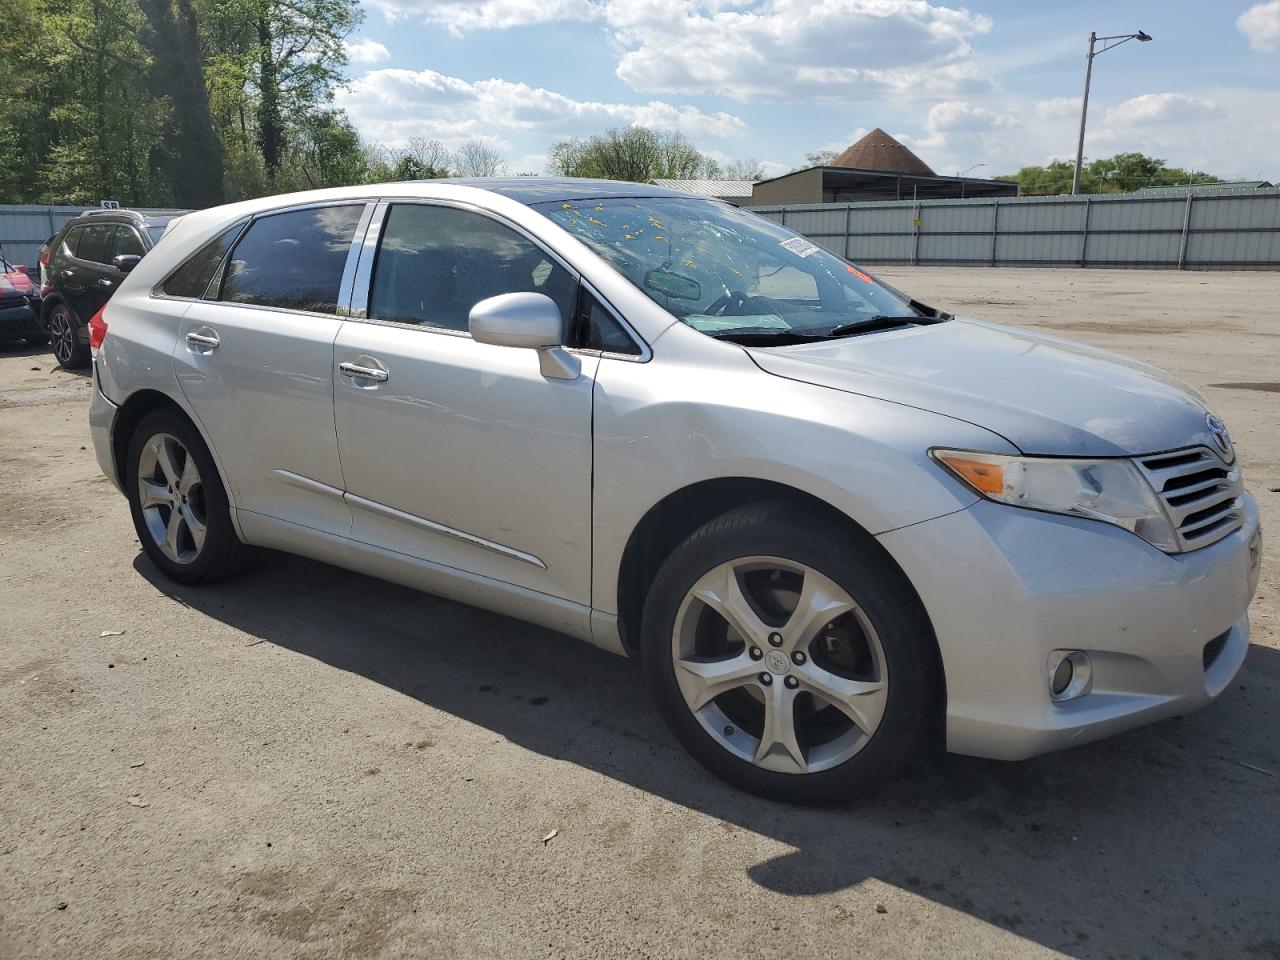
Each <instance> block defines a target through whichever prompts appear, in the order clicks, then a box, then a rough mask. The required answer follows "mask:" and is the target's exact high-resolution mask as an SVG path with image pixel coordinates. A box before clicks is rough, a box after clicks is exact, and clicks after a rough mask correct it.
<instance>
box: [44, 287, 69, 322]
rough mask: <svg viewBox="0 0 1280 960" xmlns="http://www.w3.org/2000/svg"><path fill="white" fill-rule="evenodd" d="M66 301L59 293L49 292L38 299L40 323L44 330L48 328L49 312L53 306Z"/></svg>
mask: <svg viewBox="0 0 1280 960" xmlns="http://www.w3.org/2000/svg"><path fill="white" fill-rule="evenodd" d="M66 302H67V300H66V298H65V297H64V296H63V295H62V294H60V293H50V294H48V295H47V296H44V297H42V298H41V299H40V323H41V324H42V325H43V326H44V328H45V329H46V330H48V329H49V314H51V313H53V308H54V307H56V306H57V305H58V304H60V303H66Z"/></svg>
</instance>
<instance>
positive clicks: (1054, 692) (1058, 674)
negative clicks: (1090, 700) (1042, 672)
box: [1049, 650, 1093, 703]
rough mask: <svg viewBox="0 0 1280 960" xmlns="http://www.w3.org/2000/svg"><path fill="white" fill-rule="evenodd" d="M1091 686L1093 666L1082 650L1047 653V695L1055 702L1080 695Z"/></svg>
mask: <svg viewBox="0 0 1280 960" xmlns="http://www.w3.org/2000/svg"><path fill="white" fill-rule="evenodd" d="M1092 687H1093V667H1092V664H1091V663H1090V661H1089V655H1088V654H1087V653H1085V652H1084V651H1083V650H1055V651H1053V653H1051V654H1049V696H1050V697H1052V698H1053V700H1054V701H1055V702H1058V703H1061V702H1062V701H1064V700H1074V699H1076V697H1082V696H1084V695H1085V694H1086V693H1088V692H1089V690H1090V689H1092Z"/></svg>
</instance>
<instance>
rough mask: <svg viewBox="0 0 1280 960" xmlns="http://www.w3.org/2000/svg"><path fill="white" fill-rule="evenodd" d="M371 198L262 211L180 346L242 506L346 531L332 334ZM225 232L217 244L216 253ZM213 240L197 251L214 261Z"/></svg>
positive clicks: (181, 362) (187, 382)
mask: <svg viewBox="0 0 1280 960" xmlns="http://www.w3.org/2000/svg"><path fill="white" fill-rule="evenodd" d="M370 210H371V207H370V206H369V205H367V204H365V203H363V202H359V203H351V202H346V203H338V204H328V205H313V206H307V207H302V208H293V209H290V210H285V211H281V212H272V213H270V214H264V215H261V216H258V217H256V218H254V219H253V220H252V221H251V222H250V223H249V224H248V226H247V227H245V228H244V230H243V232H242V233H240V234H239V237H238V239H235V241H234V246H232V247H231V250H230V253H229V254H228V255H227V257H226V262H225V265H224V266H223V267H222V268H221V272H220V275H219V276H217V277H215V280H214V282H213V283H212V284H211V285H210V287H209V289H208V290H207V291H206V293H205V295H204V297H203V298H201V299H197V300H195V301H194V302H193V303H192V305H191V306H190V308H189V309H187V310H186V312H185V313H184V315H183V317H182V320H181V321H180V329H179V337H178V342H177V345H176V347H175V349H174V354H173V360H174V368H175V370H176V372H177V376H178V381H179V383H180V384H181V387H182V392H183V395H184V396H185V397H186V398H187V400H188V401H189V403H190V404H191V407H192V409H193V410H194V411H195V414H196V416H197V417H198V418H199V420H200V423H201V425H202V426H203V428H204V430H205V431H206V434H207V435H208V437H209V439H210V440H211V441H212V445H213V447H214V449H215V450H216V451H217V453H218V455H219V457H220V462H221V464H222V468H223V471H224V472H225V473H226V474H227V476H226V477H225V480H226V481H227V483H228V484H229V485H230V487H231V488H232V494H233V497H234V499H235V503H236V507H237V509H239V510H241V511H249V512H251V513H253V514H258V515H261V516H264V517H269V518H274V519H276V520H281V521H286V522H288V523H290V524H298V525H301V526H303V527H307V528H310V529H312V530H320V531H323V532H325V533H330V534H335V535H338V536H342V537H345V536H346V535H347V534H348V533H350V527H351V521H350V511H349V510H348V508H347V506H346V504H345V503H344V502H343V500H342V489H343V479H342V469H341V465H340V463H339V460H338V445H337V439H336V436H335V433H334V426H333V341H334V338H335V337H336V336H337V333H338V328H339V326H340V320H339V318H338V316H337V305H338V301H339V291H340V290H341V289H343V288H344V287H343V285H344V283H346V284H348V285H349V282H350V276H351V271H353V270H354V265H355V260H354V254H355V244H354V242H353V241H354V239H355V236H356V234H357V229H358V228H362V226H363V220H364V219H365V218H366V213H367V211H370ZM224 242H230V240H228V239H227V235H226V234H224V235H223V237H220V238H216V239H215V240H213V241H210V244H208V245H206V246H207V248H208V250H213V251H214V254H215V255H216V253H217V249H218V245H219V244H221V243H224ZM208 250H206V249H202V250H201V251H197V252H196V253H195V254H193V255H192V257H191V258H190V260H189V263H191V264H193V265H198V263H199V262H202V261H207V260H208V259H209V256H208ZM185 266H186V265H185V264H184V267H185ZM184 267H179V269H178V270H177V271H175V273H174V274H173V275H172V277H173V278H174V279H175V281H176V280H178V279H180V278H181V275H182V273H183V269H184ZM196 272H199V271H198V270H197V271H196ZM184 286H185V283H177V282H175V284H174V289H175V290H181V289H183V287H184ZM194 286H195V288H196V289H199V288H200V286H201V285H200V284H199V283H198V282H197V283H196V284H195V285H194ZM163 289H164V290H165V291H166V292H167V291H168V290H169V281H165V284H164V285H163ZM187 292H192V291H190V290H188V291H187Z"/></svg>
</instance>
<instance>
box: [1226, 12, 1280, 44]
mask: <svg viewBox="0 0 1280 960" xmlns="http://www.w3.org/2000/svg"><path fill="white" fill-rule="evenodd" d="M1236 29H1237V30H1239V31H1240V32H1241V33H1242V34H1243V35H1244V37H1245V39H1246V40H1248V41H1249V46H1251V47H1253V49H1255V50H1259V51H1264V52H1275V51H1280V0H1269V2H1267V3H1255V4H1254V5H1253V6H1252V7H1250V8H1249V9H1248V10H1246V11H1245V12H1244V13H1242V14H1240V16H1238V17H1236Z"/></svg>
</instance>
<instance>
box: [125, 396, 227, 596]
mask: <svg viewBox="0 0 1280 960" xmlns="http://www.w3.org/2000/svg"><path fill="white" fill-rule="evenodd" d="M128 457H129V460H128V476H127V478H126V484H127V486H126V490H127V491H128V495H129V509H130V512H131V513H132V514H133V526H134V529H135V530H136V531H137V534H138V539H139V541H141V543H142V549H143V551H144V552H145V553H146V554H147V557H148V558H150V560H151V562H152V563H153V564H155V565H156V566H157V567H159V568H160V570H161V572H163V573H164V574H165V575H166V576H168V577H169V579H171V580H176V581H178V582H179V583H189V584H195V583H213V582H215V581H218V580H223V579H225V578H227V577H229V576H231V575H232V574H234V573H235V572H236V571H237V570H238V569H239V568H240V567H241V566H242V565H243V564H244V562H245V560H246V559H247V557H248V552H249V548H248V547H246V546H245V545H244V543H242V542H241V541H240V539H239V538H238V537H237V536H236V532H235V529H234V527H233V526H232V524H231V509H230V506H229V504H228V502H227V495H226V491H224V490H223V487H222V480H221V478H220V477H219V476H218V470H217V467H216V466H214V463H213V457H212V456H211V455H210V454H209V450H208V448H207V447H206V446H205V444H204V441H203V440H202V439H201V437H200V434H199V433H197V432H196V430H195V428H194V427H192V426H191V424H190V422H189V421H187V419H186V418H185V417H182V416H180V415H179V414H178V413H176V412H174V411H172V410H157V411H155V412H154V413H149V414H147V416H145V417H144V418H143V419H142V422H141V423H139V424H138V427H137V429H136V430H135V431H134V434H133V438H132V439H131V440H130V442H129V453H128Z"/></svg>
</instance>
